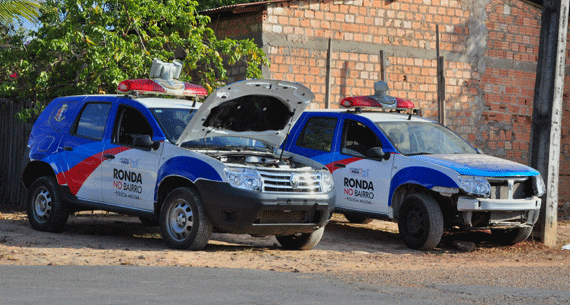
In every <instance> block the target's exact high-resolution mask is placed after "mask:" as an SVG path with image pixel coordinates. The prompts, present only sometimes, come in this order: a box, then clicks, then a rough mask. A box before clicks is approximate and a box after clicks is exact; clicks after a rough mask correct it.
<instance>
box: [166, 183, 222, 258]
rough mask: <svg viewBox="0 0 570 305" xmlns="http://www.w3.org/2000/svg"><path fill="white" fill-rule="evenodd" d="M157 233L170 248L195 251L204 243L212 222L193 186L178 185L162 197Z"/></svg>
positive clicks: (206, 242)
mask: <svg viewBox="0 0 570 305" xmlns="http://www.w3.org/2000/svg"><path fill="white" fill-rule="evenodd" d="M160 232H161V234H162V238H163V239H164V240H165V241H166V243H167V244H168V246H169V247H171V248H174V249H191V250H199V249H202V248H204V247H205V246H206V244H208V240H209V239H210V235H211V234H212V223H211V222H210V220H209V219H208V217H207V216H206V214H205V213H204V208H203V207H202V201H201V199H200V196H199V195H198V193H197V192H196V190H195V189H193V188H189V187H181V188H177V189H175V190H173V191H172V192H170V193H169V194H168V196H166V199H165V200H164V204H163V205H162V209H161V211H160Z"/></svg>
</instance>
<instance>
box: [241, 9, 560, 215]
mask: <svg viewBox="0 0 570 305" xmlns="http://www.w3.org/2000/svg"><path fill="white" fill-rule="evenodd" d="M541 13H542V8H541V7H538V6H536V5H534V4H532V3H530V2H526V1H522V0H478V1H477V0H475V1H456V0H398V1H395V2H392V3H388V2H385V1H371V0H343V1H334V0H330V1H327V0H321V1H289V2H280V3H269V4H267V10H266V11H265V12H260V14H262V15H263V17H262V18H259V19H258V20H261V22H262V24H261V31H262V42H261V45H262V46H263V48H264V50H265V52H266V54H267V55H268V57H269V59H270V62H271V66H270V67H269V68H266V69H265V71H264V76H265V77H266V78H276V79H284V80H291V81H296V82H299V83H302V84H304V85H306V86H308V87H309V88H310V89H311V90H312V91H313V92H314V93H315V95H316V100H315V102H314V103H313V105H312V107H313V108H324V107H325V101H326V75H327V68H326V63H327V50H328V41H329V39H332V67H331V71H330V73H331V83H332V84H331V97H330V101H331V108H338V106H337V105H338V103H339V102H340V100H341V99H342V98H344V97H346V96H351V95H367V94H372V93H373V84H374V82H375V81H377V80H380V79H381V73H380V71H381V69H382V68H384V69H385V75H386V79H385V81H386V82H387V83H388V85H389V87H390V92H389V94H390V95H394V96H398V97H402V98H405V99H410V100H412V101H413V102H414V103H415V104H416V105H417V106H419V107H421V108H422V109H423V113H424V115H426V116H428V117H430V118H432V119H437V98H438V96H437V61H436V47H437V46H436V27H437V25H439V32H440V37H439V39H440V43H439V47H440V55H442V56H444V57H445V69H444V75H445V91H446V98H445V103H446V109H447V122H446V125H447V126H449V127H450V128H451V129H453V130H455V131H456V132H457V133H459V134H460V135H461V136H462V137H464V138H465V139H467V140H469V141H470V142H471V143H472V144H474V145H475V146H476V147H479V148H481V149H482V150H483V151H484V152H486V153H488V154H491V155H495V156H499V157H503V158H507V159H510V160H514V161H517V162H521V163H524V164H528V158H529V157H528V150H529V142H530V130H531V118H532V107H533V98H534V83H535V78H536V73H535V72H536V62H537V57H538V46H539V36H540V16H541ZM236 18H239V17H237V16H236ZM380 51H383V52H384V54H385V62H384V64H385V66H384V67H382V62H381V60H380ZM568 64H570V62H567V65H568ZM566 83H568V82H566ZM568 90H570V86H569V85H567V88H566V90H565V92H568ZM564 105H565V106H564V109H565V115H564V123H563V126H564V127H563V130H562V151H561V168H560V175H561V179H560V195H561V198H560V200H559V202H560V204H563V203H564V202H566V201H570V192H566V189H568V188H567V186H570V137H568V135H569V134H570V127H569V125H568V124H566V123H568V120H569V119H570V113H568V112H569V109H570V108H569V107H570V102H569V101H568V98H565V103H564Z"/></svg>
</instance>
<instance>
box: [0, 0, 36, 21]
mask: <svg viewBox="0 0 570 305" xmlns="http://www.w3.org/2000/svg"><path fill="white" fill-rule="evenodd" d="M40 6H41V3H40V0H0V24H2V26H4V27H6V26H8V25H9V24H11V23H12V22H13V21H14V20H18V21H24V20H27V21H30V22H36V21H37V18H38V15H39V8H40Z"/></svg>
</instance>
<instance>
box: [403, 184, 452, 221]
mask: <svg viewBox="0 0 570 305" xmlns="http://www.w3.org/2000/svg"><path fill="white" fill-rule="evenodd" d="M409 194H426V195H430V196H431V197H432V198H433V199H434V200H435V201H436V202H437V204H438V205H439V207H440V209H442V210H443V207H442V206H441V200H439V198H438V197H439V194H438V193H436V192H433V191H431V190H430V189H428V188H427V187H425V186H423V185H420V184H414V183H405V184H402V185H400V186H398V187H397V188H396V190H395V191H394V194H393V195H392V211H393V212H394V219H396V220H397V219H398V218H399V216H400V207H401V206H402V203H403V202H404V199H405V198H406V196H407V195H409Z"/></svg>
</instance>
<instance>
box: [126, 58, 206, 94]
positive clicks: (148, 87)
mask: <svg viewBox="0 0 570 305" xmlns="http://www.w3.org/2000/svg"><path fill="white" fill-rule="evenodd" d="M181 71H182V62H181V61H179V60H175V61H174V62H172V63H166V62H163V61H161V60H159V59H157V58H155V59H154V60H153V61H152V65H151V67H150V78H151V79H129V80H124V81H122V82H120V83H119V85H118V86H117V91H119V92H122V93H131V92H135V93H137V94H166V95H174V96H205V95H207V94H208V91H206V89H205V88H204V87H202V86H199V85H195V84H191V83H187V82H182V81H179V80H177V79H178V78H179V77H180V72H181Z"/></svg>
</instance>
